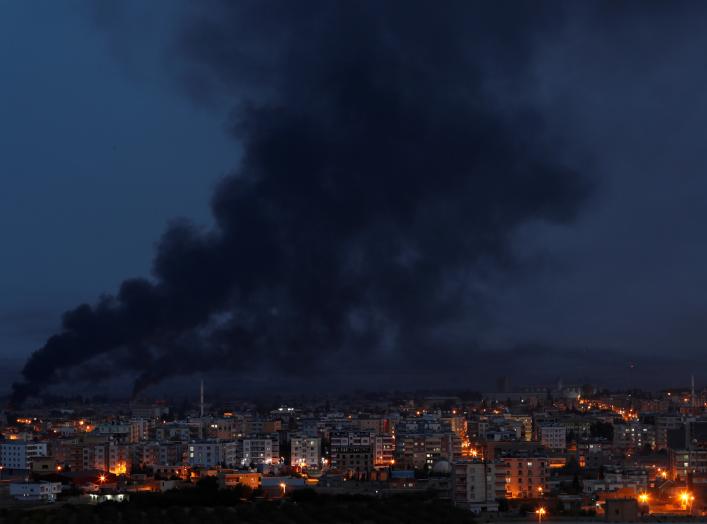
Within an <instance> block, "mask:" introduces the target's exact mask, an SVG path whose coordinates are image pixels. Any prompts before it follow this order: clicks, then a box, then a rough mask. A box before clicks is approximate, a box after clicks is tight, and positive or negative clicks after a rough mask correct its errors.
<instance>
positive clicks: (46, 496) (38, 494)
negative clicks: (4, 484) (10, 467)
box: [10, 482, 61, 502]
mask: <svg viewBox="0 0 707 524" xmlns="http://www.w3.org/2000/svg"><path fill="white" fill-rule="evenodd" d="M59 493H61V482H13V483H11V484H10V496H11V497H14V498H16V499H17V500H24V501H27V502H54V501H55V500H56V496H57V495H58V494H59Z"/></svg>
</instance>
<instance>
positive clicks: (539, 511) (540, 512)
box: [535, 506, 547, 524]
mask: <svg viewBox="0 0 707 524" xmlns="http://www.w3.org/2000/svg"><path fill="white" fill-rule="evenodd" d="M545 513H547V510H546V509H545V508H543V507H542V506H540V507H539V508H538V509H536V510H535V514H536V515H537V516H538V524H540V523H541V522H542V521H543V517H544V516H545Z"/></svg>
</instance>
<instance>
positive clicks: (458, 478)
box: [452, 460, 506, 513]
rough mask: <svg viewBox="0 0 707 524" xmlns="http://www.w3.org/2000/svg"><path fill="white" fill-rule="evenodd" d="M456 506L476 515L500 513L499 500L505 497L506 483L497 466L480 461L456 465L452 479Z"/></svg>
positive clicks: (457, 463)
mask: <svg viewBox="0 0 707 524" xmlns="http://www.w3.org/2000/svg"><path fill="white" fill-rule="evenodd" d="M452 493H453V499H454V504H455V505H457V506H462V507H464V508H466V509H468V510H470V511H472V512H474V513H480V512H481V511H498V502H497V501H498V499H501V498H504V497H505V495H506V494H505V481H504V478H503V476H500V477H499V475H498V471H497V468H496V464H494V463H493V462H483V461H480V460H471V461H461V462H456V463H455V464H454V470H453V477H452Z"/></svg>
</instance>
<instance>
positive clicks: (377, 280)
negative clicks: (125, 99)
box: [14, 0, 591, 402]
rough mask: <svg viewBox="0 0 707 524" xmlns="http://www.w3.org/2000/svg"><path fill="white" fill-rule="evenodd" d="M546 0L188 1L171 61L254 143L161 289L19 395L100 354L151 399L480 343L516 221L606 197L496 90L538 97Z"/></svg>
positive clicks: (86, 326) (165, 259) (547, 27)
mask: <svg viewBox="0 0 707 524" xmlns="http://www.w3.org/2000/svg"><path fill="white" fill-rule="evenodd" d="M544 5H546V4H535V3H520V2H519V3H514V4H503V5H500V4H495V3H492V2H483V3H474V2H445V3H443V4H437V5H433V4H432V3H429V2H401V3H397V2H379V1H371V2H365V1H364V2H348V1H341V2H337V1H330V0H326V1H322V2H316V1H311V2H310V1H306V2H299V1H298V2H270V1H256V2H248V1H245V2H225V1H224V2H209V3H208V4H198V5H191V6H190V7H188V8H187V14H186V15H185V17H184V23H183V25H182V26H181V28H180V29H179V31H178V32H177V37H176V38H175V41H174V43H173V44H172V45H171V49H172V51H173V54H172V55H171V56H172V59H171V60H170V61H169V62H170V64H171V66H172V67H174V68H175V70H176V71H177V74H178V76H179V79H180V85H181V86H183V87H184V88H185V89H186V90H187V92H188V93H189V94H190V95H191V96H192V97H193V98H194V99H196V100H197V101H199V102H201V103H205V104H207V105H211V106H217V107H219V106H223V107H226V108H227V110H228V111H229V112H230V114H231V115H232V117H231V118H232V120H231V121H232V132H233V135H234V137H235V138H236V139H237V141H238V144H239V145H240V146H241V147H242V151H243V155H242V160H241V162H240V165H239V167H238V168H237V170H236V171H235V172H234V173H233V174H232V175H230V176H228V177H226V178H225V179H224V180H223V181H222V182H221V183H220V185H219V186H218V188H217V189H216V191H215V194H214V197H213V201H212V208H213V215H214V217H215V226H214V227H213V228H211V229H208V230H204V229H200V228H198V227H196V226H194V225H192V224H190V223H188V222H184V221H182V222H177V223H174V224H172V225H171V226H170V227H169V229H168V230H167V232H166V233H165V234H164V236H163V237H162V239H161V240H160V242H159V245H158V249H157V255H156V257H155V260H154V268H153V275H152V278H150V279H131V280H127V281H125V282H124V283H123V284H122V285H121V287H120V289H119V290H118V292H117V294H115V295H110V296H105V297H103V298H101V299H100V300H99V301H98V302H97V303H96V304H94V305H81V306H79V307H77V308H76V309H74V310H72V311H69V312H67V313H66V314H65V315H64V318H63V328H62V330H61V332H59V333H57V334H56V335H54V336H52V337H51V338H50V339H49V340H48V341H47V343H46V344H45V345H44V347H42V348H40V349H38V350H37V351H36V352H35V353H34V354H33V355H32V356H31V357H30V358H29V360H28V362H27V363H26V365H25V367H24V369H23V376H24V380H23V382H22V383H20V384H16V385H15V395H14V399H15V401H16V402H19V401H22V399H24V398H25V397H26V396H27V395H34V394H37V393H39V392H41V391H42V390H43V389H44V388H46V387H48V386H50V385H52V384H56V383H60V382H63V381H66V380H68V379H70V378H74V379H76V378H79V379H83V378H86V377H88V376H90V375H91V372H92V371H91V370H92V365H94V364H95V363H96V362H99V363H100V362H102V363H108V364H109V365H111V366H113V369H115V370H118V371H121V372H132V373H134V374H136V375H137V379H136V382H135V390H136V391H139V390H140V389H142V388H144V387H146V386H148V385H149V384H152V383H155V382H157V381H160V380H162V379H164V378H166V377H169V376H174V375H178V374H184V373H193V372H197V371H206V370H209V369H211V368H214V367H217V368H219V369H232V370H234V371H237V372H240V373H246V372H249V371H251V370H260V371H262V370H263V369H264V368H265V369H267V371H268V372H270V373H273V374H281V373H288V372H289V371H291V370H292V369H293V368H296V369H297V372H298V373H299V372H300V370H301V369H307V370H308V372H311V373H314V371H313V370H316V369H322V368H325V367H326V366H331V365H332V362H338V363H339V366H346V365H352V363H354V362H359V363H361V362H363V363H364V364H360V365H362V366H365V365H369V364H370V363H372V362H379V363H380V362H388V363H392V365H393V366H394V365H395V363H396V362H402V361H403V360H408V359H412V358H414V357H416V356H426V357H427V358H426V360H430V355H437V356H439V355H440V354H441V352H444V350H445V349H446V346H447V345H448V344H449V345H450V346H455V347H456V346H460V347H464V346H465V343H467V342H468V344H471V341H473V339H474V333H467V334H466V335H465V338H464V337H463V338H464V339H463V340H459V339H456V340H455V341H450V340H449V339H450V337H449V336H448V332H447V331H446V329H447V327H448V326H451V325H459V323H462V324H463V323H464V321H465V320H466V319H468V318H469V317H470V316H473V315H474V314H475V313H474V312H475V311H477V310H478V309H479V303H478V302H479V300H481V298H480V295H479V293H477V291H476V289H477V287H478V286H479V284H480V283H483V281H484V279H485V278H486V276H487V275H488V274H489V272H492V271H513V270H515V267H516V261H515V260H514V257H513V249H512V247H513V246H512V242H511V239H512V237H513V235H514V234H515V233H516V232H517V230H518V228H519V226H521V225H524V224H526V223H530V222H534V221H549V222H558V223H568V222H571V221H572V220H573V219H574V218H575V216H576V213H577V212H578V210H579V209H580V208H581V204H582V203H583V202H584V201H585V200H586V198H587V196H588V195H589V194H590V190H591V184H590V183H589V182H588V180H587V179H586V177H584V176H580V175H578V174H577V173H575V172H574V171H573V169H572V166H566V165H564V164H563V163H562V162H559V161H558V160H556V159H557V158H559V157H560V155H558V154H557V151H556V150H555V149H554V148H553V146H552V145H551V144H548V143H545V142H544V141H543V139H542V137H543V136H544V134H545V131H546V130H545V129H544V127H543V121H542V118H541V115H538V114H533V113H532V112H530V111H521V110H518V109H517V108H516V109H512V108H511V107H510V106H504V105H503V104H502V103H501V101H500V99H497V97H495V96H494V94H493V91H494V89H495V86H502V88H503V89H506V90H508V89H511V90H512V89H513V88H512V86H513V85H514V82H517V83H518V85H519V86H520V85H521V83H522V82H523V81H524V78H525V76H526V75H525V68H526V67H527V65H528V63H529V60H530V58H531V56H532V49H533V46H534V42H535V40H536V38H538V35H541V34H547V32H549V31H552V29H553V27H555V26H556V25H558V24H560V23H561V16H560V15H559V14H558V13H548V12H545V10H544V8H543V6H544ZM466 347H467V348H469V347H471V346H470V345H467V346H466ZM435 358H437V357H435ZM460 358H464V355H463V354H460ZM366 363H369V364H366ZM406 365H407V364H406ZM339 371H341V370H339Z"/></svg>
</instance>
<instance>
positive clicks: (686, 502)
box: [680, 491, 695, 513]
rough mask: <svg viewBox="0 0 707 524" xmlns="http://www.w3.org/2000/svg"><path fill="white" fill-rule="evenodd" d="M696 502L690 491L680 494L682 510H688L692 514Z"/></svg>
mask: <svg viewBox="0 0 707 524" xmlns="http://www.w3.org/2000/svg"><path fill="white" fill-rule="evenodd" d="M694 500H695V496H694V495H693V494H692V493H690V492H689V491H682V492H681V493H680V502H681V503H682V509H688V506H689V511H690V513H692V503H693V502H694Z"/></svg>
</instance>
